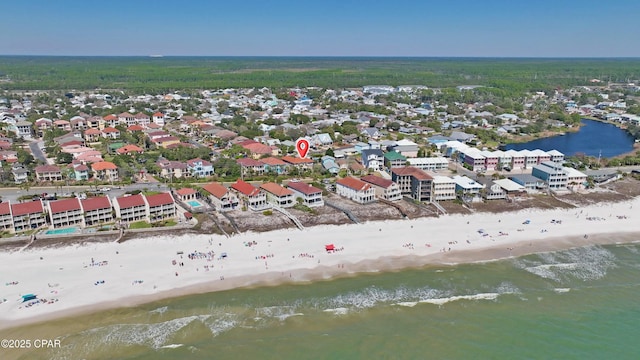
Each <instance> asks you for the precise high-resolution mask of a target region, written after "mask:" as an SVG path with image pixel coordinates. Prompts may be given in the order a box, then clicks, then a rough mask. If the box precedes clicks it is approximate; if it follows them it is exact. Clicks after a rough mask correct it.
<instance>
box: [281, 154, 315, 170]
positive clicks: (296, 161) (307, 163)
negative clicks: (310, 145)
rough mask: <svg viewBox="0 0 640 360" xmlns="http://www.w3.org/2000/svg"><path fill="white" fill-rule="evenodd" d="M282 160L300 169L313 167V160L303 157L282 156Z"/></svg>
mask: <svg viewBox="0 0 640 360" xmlns="http://www.w3.org/2000/svg"><path fill="white" fill-rule="evenodd" d="M282 161H284V162H285V163H287V164H289V165H290V166H293V167H296V168H298V169H300V170H307V169H311V168H312V167H313V160H311V159H307V158H304V159H303V158H298V157H293V156H283V157H282Z"/></svg>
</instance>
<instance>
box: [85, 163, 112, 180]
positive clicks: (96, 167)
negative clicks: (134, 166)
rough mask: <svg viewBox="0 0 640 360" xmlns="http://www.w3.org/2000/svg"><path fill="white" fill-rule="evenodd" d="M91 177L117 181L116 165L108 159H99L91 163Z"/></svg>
mask: <svg viewBox="0 0 640 360" xmlns="http://www.w3.org/2000/svg"><path fill="white" fill-rule="evenodd" d="M91 170H92V171H93V177H94V178H96V179H98V180H100V181H110V182H114V181H118V167H117V166H116V164H114V163H112V162H110V161H100V162H97V163H93V164H91Z"/></svg>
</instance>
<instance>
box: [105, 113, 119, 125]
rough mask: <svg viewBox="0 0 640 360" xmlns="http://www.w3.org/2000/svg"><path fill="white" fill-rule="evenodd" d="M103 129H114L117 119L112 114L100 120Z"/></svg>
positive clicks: (117, 122)
mask: <svg viewBox="0 0 640 360" xmlns="http://www.w3.org/2000/svg"><path fill="white" fill-rule="evenodd" d="M102 120H103V124H104V126H105V127H111V128H115V127H116V126H117V125H118V124H119V121H118V117H117V116H115V115H114V114H110V115H107V116H105V117H103V118H102Z"/></svg>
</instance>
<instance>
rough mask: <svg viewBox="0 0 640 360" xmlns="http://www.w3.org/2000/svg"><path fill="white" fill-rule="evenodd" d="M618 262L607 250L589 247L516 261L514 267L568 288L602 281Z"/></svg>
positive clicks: (599, 247) (543, 254)
mask: <svg viewBox="0 0 640 360" xmlns="http://www.w3.org/2000/svg"><path fill="white" fill-rule="evenodd" d="M615 261H616V257H615V255H614V254H613V253H612V252H611V251H609V250H607V249H606V248H604V247H601V246H588V247H583V248H576V249H570V250H566V251H560V252H549V253H542V254H537V255H536V256H535V257H525V258H521V259H517V260H514V265H515V266H516V267H518V268H521V269H523V270H525V271H527V272H529V273H532V274H534V275H536V276H539V277H541V278H544V279H548V280H553V281H555V282H558V283H562V284H565V283H570V282H571V281H572V280H575V279H577V280H581V281H590V280H597V279H601V278H603V277H604V276H606V274H607V271H608V270H610V269H612V268H615V267H616V266H617V265H616V263H615Z"/></svg>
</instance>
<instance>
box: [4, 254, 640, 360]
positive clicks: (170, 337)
mask: <svg viewBox="0 0 640 360" xmlns="http://www.w3.org/2000/svg"><path fill="white" fill-rule="evenodd" d="M639 299H640V245H638V244H627V245H615V246H590V247H584V248H577V249H572V250H567V251H559V252H552V253H543V254H536V255H528V256H524V257H520V258H514V259H508V260H500V261H495V262H489V263H478V264H467V265H457V266H439V267H425V268H422V269H413V270H405V271H401V272H393V273H380V274H363V275H358V276H354V277H349V278H343V279H336V280H331V281H322V282H316V283H312V284H304V285H302V284H301V285H282V286H274V287H261V288H254V289H241V290H233V291H226V292H218V293H210V294H201V295H193V296H186V297H181V298H176V299H170V300H164V301H159V302H155V303H152V304H146V305H144V306H138V307H134V308H122V309H116V310H110V311H103V312H99V313H96V314H91V315H83V316H78V317H74V318H69V319H61V320H55V321H50V322H46V323H43V324H37V325H30V326H26V327H23V328H18V329H12V330H7V331H2V332H0V338H7V337H10V338H31V339H35V338H57V339H60V340H61V344H62V347H61V348H60V349H55V350H43V349H31V350H24V351H13V352H5V354H4V356H0V358H2V359H5V358H8V359H11V358H19V359H154V360H162V359H637V358H638V357H639V356H640V341H638V339H640V325H639V324H640V305H639V301H638V300H639ZM0 351H2V350H1V349H0Z"/></svg>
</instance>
